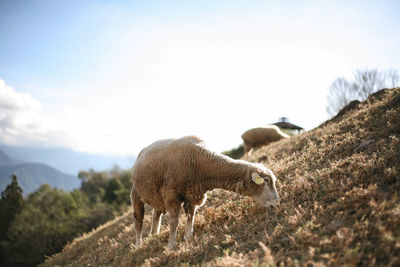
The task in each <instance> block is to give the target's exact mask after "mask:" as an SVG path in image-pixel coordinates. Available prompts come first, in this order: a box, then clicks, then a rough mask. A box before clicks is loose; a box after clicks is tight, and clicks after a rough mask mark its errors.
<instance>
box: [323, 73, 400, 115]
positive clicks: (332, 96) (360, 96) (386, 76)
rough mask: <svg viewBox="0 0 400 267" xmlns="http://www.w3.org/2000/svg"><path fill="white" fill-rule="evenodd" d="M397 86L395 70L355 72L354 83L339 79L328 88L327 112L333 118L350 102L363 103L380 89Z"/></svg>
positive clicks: (397, 78)
mask: <svg viewBox="0 0 400 267" xmlns="http://www.w3.org/2000/svg"><path fill="white" fill-rule="evenodd" d="M398 85H399V75H398V73H397V71H396V70H393V69H391V70H389V71H387V72H379V71H378V70H376V69H372V70H368V69H365V70H357V71H356V72H355V73H354V81H348V80H347V79H345V78H343V77H340V78H337V79H336V80H335V81H334V82H333V83H332V85H331V87H330V88H329V95H328V98H327V100H328V106H327V109H326V110H327V112H328V114H329V115H330V116H334V115H335V114H336V113H337V112H338V111H339V110H341V109H342V108H343V107H344V106H345V105H347V104H348V103H349V102H350V101H352V100H356V99H357V100H360V101H363V100H365V99H367V97H368V96H369V95H370V94H372V93H374V92H376V91H378V90H380V89H382V88H385V87H386V88H392V87H396V86H398Z"/></svg>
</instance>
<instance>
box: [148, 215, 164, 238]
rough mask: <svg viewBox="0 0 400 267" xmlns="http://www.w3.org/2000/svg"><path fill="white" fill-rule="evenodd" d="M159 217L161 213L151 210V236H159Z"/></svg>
mask: <svg viewBox="0 0 400 267" xmlns="http://www.w3.org/2000/svg"><path fill="white" fill-rule="evenodd" d="M161 215H162V212H161V211H159V210H156V209H153V218H152V221H151V231H150V233H152V234H159V233H160V226H161Z"/></svg>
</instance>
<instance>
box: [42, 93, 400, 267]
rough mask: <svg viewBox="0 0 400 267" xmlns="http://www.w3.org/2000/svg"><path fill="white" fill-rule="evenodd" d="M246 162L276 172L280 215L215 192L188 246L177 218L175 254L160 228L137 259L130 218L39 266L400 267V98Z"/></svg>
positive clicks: (365, 106) (373, 101)
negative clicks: (316, 265)
mask: <svg viewBox="0 0 400 267" xmlns="http://www.w3.org/2000/svg"><path fill="white" fill-rule="evenodd" d="M368 140H373V141H369V142H367V143H368V145H366V146H363V147H361V148H358V147H359V145H360V144H361V143H363V142H365V141H368ZM245 159H247V160H250V161H254V162H263V163H265V164H266V165H267V166H268V167H270V168H271V169H272V170H274V172H275V173H276V175H277V177H278V179H279V182H278V184H277V187H278V191H279V193H280V196H281V206H280V207H278V208H277V209H275V210H271V211H267V212H266V211H265V210H264V209H262V208H260V207H257V206H256V205H255V203H254V202H253V201H252V200H251V199H250V198H247V197H241V196H237V195H235V194H233V193H229V192H226V191H222V190H214V191H213V192H210V193H209V200H208V202H207V204H206V205H205V206H204V207H202V208H201V209H200V210H199V213H198V215H197V217H196V221H195V228H194V242H193V244H189V245H188V244H185V242H184V241H183V232H184V223H185V219H184V216H181V222H180V225H179V228H178V240H179V241H180V244H179V247H178V248H177V249H176V250H173V251H170V250H167V249H166V244H167V238H168V232H169V231H168V228H167V225H166V221H165V219H163V226H162V230H161V234H160V235H159V236H147V237H146V238H145V239H144V244H143V246H141V247H139V248H137V249H136V248H134V246H133V245H132V243H133V241H134V238H133V236H134V228H133V223H132V222H133V219H132V216H131V214H130V213H127V214H125V215H123V216H121V217H119V218H117V219H115V220H114V221H112V222H109V223H107V224H106V225H103V226H101V227H99V228H98V229H97V230H95V231H93V232H91V233H88V234H86V235H84V236H82V237H81V238H79V239H76V240H75V241H73V242H72V243H71V244H69V245H67V246H66V247H65V248H64V250H63V251H62V252H61V253H59V254H57V255H54V256H52V257H51V258H49V259H48V260H47V261H46V263H45V264H44V266H54V265H62V266H64V265H70V266H75V265H92V266H105V265H114V266H116V265H121V266H132V265H145V266H165V265H170V266H174V265H179V264H182V265H187V266H189V265H190V266H191V265H205V266H214V265H217V266H242V265H243V264H244V265H245V266H257V265H261V266H264V265H281V264H284V265H293V264H301V265H306V264H307V263H321V264H323V265H344V264H346V265H385V266H387V265H389V266H390V265H399V264H400V196H399V191H400V88H397V89H391V90H384V91H380V92H378V93H376V94H374V95H372V96H371V97H370V98H369V99H368V100H367V101H365V102H362V103H352V105H351V107H348V108H346V109H345V110H344V111H343V112H341V113H340V115H339V116H337V117H335V118H334V119H332V120H331V121H329V122H326V123H324V124H323V125H321V126H320V127H318V128H316V129H314V130H312V131H309V132H307V133H303V134H301V135H299V136H295V137H292V138H290V139H288V140H283V141H280V142H277V143H274V144H272V145H269V146H266V147H263V148H260V149H259V150H257V151H255V152H254V153H252V155H248V156H245ZM146 214H147V215H146V221H145V231H146V232H148V231H149V228H150V219H151V218H150V210H149V209H147V210H146Z"/></svg>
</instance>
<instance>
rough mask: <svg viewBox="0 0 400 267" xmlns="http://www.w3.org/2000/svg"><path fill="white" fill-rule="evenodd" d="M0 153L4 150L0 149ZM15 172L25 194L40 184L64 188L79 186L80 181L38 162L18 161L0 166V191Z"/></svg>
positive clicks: (71, 188) (70, 188)
mask: <svg viewBox="0 0 400 267" xmlns="http://www.w3.org/2000/svg"><path fill="white" fill-rule="evenodd" d="M0 152H1V153H0V154H4V152H2V151H0ZM11 174H15V175H16V176H17V178H18V184H19V186H20V187H21V188H22V190H23V194H24V195H27V194H29V193H32V192H33V191H35V190H36V189H38V188H39V187H40V186H41V185H42V184H49V185H51V186H53V187H57V188H60V189H64V190H73V189H75V188H79V187H80V185H81V181H80V180H79V179H78V178H77V177H74V176H72V175H68V174H65V173H62V172H60V171H58V170H56V169H54V168H52V167H49V166H47V165H45V164H40V163H19V164H13V165H3V166H0V190H1V192H2V191H4V189H5V188H6V187H7V185H8V184H9V183H10V179H9V177H10V175H11Z"/></svg>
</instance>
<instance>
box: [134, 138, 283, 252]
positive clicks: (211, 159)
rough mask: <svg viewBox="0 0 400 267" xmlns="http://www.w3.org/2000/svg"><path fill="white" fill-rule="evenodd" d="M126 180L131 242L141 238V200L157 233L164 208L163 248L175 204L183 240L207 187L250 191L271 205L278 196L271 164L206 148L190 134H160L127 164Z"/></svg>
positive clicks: (173, 234)
mask: <svg viewBox="0 0 400 267" xmlns="http://www.w3.org/2000/svg"><path fill="white" fill-rule="evenodd" d="M132 180H133V187H132V191H131V201H132V207H133V215H134V219H135V220H134V221H135V229H136V245H137V246H138V245H140V244H141V237H142V226H143V217H144V204H145V203H146V204H149V205H150V206H152V207H153V208H154V210H153V218H152V224H151V231H150V232H151V233H152V234H154V233H159V231H160V218H161V215H162V213H165V212H168V214H169V225H170V234H169V240H168V248H174V247H176V227H177V225H178V218H179V213H180V209H181V205H182V204H183V207H184V210H185V213H186V216H187V219H188V223H187V226H186V231H185V236H184V237H185V240H186V241H188V242H189V241H190V240H191V239H192V236H193V223H194V217H195V213H196V209H197V208H198V207H199V206H200V205H202V204H204V202H205V200H206V196H207V195H206V192H207V191H209V190H212V189H214V188H222V189H225V190H229V191H233V192H236V193H238V194H241V195H244V196H250V197H252V198H253V199H254V200H255V201H256V202H257V203H258V204H260V205H263V206H264V205H265V206H275V205H276V204H277V203H278V201H279V196H278V193H277V191H276V187H275V181H276V177H275V175H274V174H273V172H272V171H271V170H269V169H267V168H266V167H265V166H264V165H262V164H257V163H250V162H246V161H243V160H234V159H231V158H229V157H227V156H224V155H222V154H220V153H216V152H212V151H211V150H209V149H208V148H206V146H205V144H204V143H203V141H202V140H200V139H199V138H197V137H195V136H187V137H183V138H180V139H168V140H160V141H157V142H155V143H153V144H151V145H150V146H148V147H146V148H144V149H143V150H142V151H141V152H140V153H139V156H138V158H137V159H136V163H135V165H134V166H133V168H132Z"/></svg>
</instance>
